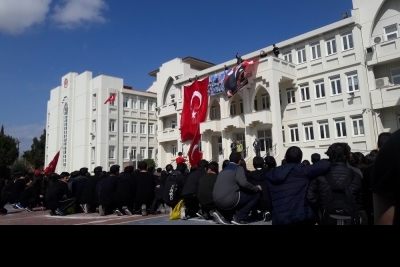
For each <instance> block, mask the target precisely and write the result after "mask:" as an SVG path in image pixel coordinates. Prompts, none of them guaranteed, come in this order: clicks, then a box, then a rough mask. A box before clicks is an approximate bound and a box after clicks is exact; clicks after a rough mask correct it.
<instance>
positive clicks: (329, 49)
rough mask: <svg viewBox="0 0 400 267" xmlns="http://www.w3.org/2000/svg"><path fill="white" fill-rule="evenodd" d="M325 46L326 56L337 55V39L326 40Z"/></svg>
mask: <svg viewBox="0 0 400 267" xmlns="http://www.w3.org/2000/svg"><path fill="white" fill-rule="evenodd" d="M325 44H326V55H327V56H330V55H333V54H336V39H335V37H332V38H330V39H327V40H325Z"/></svg>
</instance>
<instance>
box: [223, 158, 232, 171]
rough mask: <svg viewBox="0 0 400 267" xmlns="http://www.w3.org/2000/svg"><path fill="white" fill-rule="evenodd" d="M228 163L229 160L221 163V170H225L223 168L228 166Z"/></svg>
mask: <svg viewBox="0 0 400 267" xmlns="http://www.w3.org/2000/svg"><path fill="white" fill-rule="evenodd" d="M229 162H230V161H229V159H226V160H224V161H223V162H222V169H225V167H226V166H228V164H229Z"/></svg>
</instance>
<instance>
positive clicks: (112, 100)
mask: <svg viewBox="0 0 400 267" xmlns="http://www.w3.org/2000/svg"><path fill="white" fill-rule="evenodd" d="M114 101H115V93H114V94H112V95H110V97H109V98H107V100H106V102H104V104H107V102H114Z"/></svg>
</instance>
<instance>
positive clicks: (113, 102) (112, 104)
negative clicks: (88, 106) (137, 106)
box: [108, 93, 116, 106]
mask: <svg viewBox="0 0 400 267" xmlns="http://www.w3.org/2000/svg"><path fill="white" fill-rule="evenodd" d="M113 94H114V93H112V94H110V96H112V95H113ZM108 103H110V106H116V105H115V101H112V102H108Z"/></svg>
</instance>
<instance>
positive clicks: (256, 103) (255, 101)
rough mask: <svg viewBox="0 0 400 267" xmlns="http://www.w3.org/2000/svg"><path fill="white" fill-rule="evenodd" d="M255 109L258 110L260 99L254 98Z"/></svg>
mask: <svg viewBox="0 0 400 267" xmlns="http://www.w3.org/2000/svg"><path fill="white" fill-rule="evenodd" d="M254 110H255V111H258V99H257V98H254Z"/></svg>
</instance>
